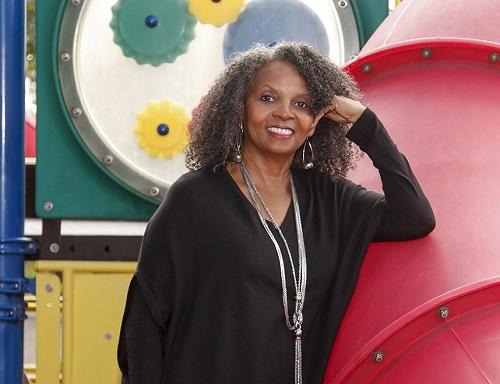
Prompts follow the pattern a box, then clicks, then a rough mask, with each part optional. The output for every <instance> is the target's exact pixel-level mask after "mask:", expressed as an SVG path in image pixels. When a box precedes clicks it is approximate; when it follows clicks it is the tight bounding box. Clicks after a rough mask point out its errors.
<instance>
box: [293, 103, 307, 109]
mask: <svg viewBox="0 0 500 384" xmlns="http://www.w3.org/2000/svg"><path fill="white" fill-rule="evenodd" d="M295 104H296V105H297V107H299V108H307V103H306V102H305V101H297V102H296V103H295Z"/></svg>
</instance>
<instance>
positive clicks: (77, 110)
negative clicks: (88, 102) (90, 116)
mask: <svg viewBox="0 0 500 384" xmlns="http://www.w3.org/2000/svg"><path fill="white" fill-rule="evenodd" d="M71 114H72V115H73V116H74V117H79V116H80V115H81V114H82V109H81V108H79V107H75V108H73V109H72V110H71Z"/></svg>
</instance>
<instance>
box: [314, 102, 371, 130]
mask: <svg viewBox="0 0 500 384" xmlns="http://www.w3.org/2000/svg"><path fill="white" fill-rule="evenodd" d="M365 109H366V107H365V106H364V105H363V104H361V103H360V102H359V101H357V100H353V99H350V98H348V97H345V96H337V95H334V96H333V98H332V102H331V105H329V106H328V107H326V108H325V109H323V110H322V111H321V112H320V113H319V114H318V116H316V119H315V123H317V122H318V121H319V120H320V119H321V118H322V117H327V118H328V119H330V120H333V121H334V122H336V123H341V124H345V123H351V124H352V123H355V122H356V121H357V120H358V119H359V117H360V116H361V115H362V114H363V112H364V110H365Z"/></svg>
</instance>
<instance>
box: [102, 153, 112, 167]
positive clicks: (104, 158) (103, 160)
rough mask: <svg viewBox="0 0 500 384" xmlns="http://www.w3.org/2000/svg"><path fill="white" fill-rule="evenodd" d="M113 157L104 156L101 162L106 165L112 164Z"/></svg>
mask: <svg viewBox="0 0 500 384" xmlns="http://www.w3.org/2000/svg"><path fill="white" fill-rule="evenodd" d="M113 160H114V159H113V156H111V155H104V157H103V158H102V162H103V163H104V164H106V165H110V164H111V163H112V162H113Z"/></svg>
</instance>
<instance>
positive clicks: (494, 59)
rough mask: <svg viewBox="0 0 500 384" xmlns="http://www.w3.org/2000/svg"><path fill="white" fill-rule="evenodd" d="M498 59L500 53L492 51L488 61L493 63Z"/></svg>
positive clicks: (499, 58)
mask: <svg viewBox="0 0 500 384" xmlns="http://www.w3.org/2000/svg"><path fill="white" fill-rule="evenodd" d="M498 60H500V54H498V52H492V53H491V54H490V62H491V63H493V64H495V63H496V62H497V61H498Z"/></svg>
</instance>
